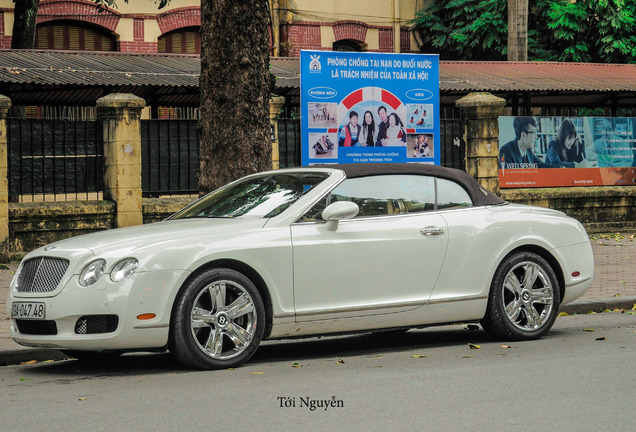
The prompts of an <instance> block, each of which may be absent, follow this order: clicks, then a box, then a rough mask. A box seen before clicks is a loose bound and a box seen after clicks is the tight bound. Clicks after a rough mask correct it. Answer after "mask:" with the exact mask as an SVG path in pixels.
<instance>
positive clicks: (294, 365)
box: [292, 362, 300, 367]
mask: <svg viewBox="0 0 636 432" xmlns="http://www.w3.org/2000/svg"><path fill="white" fill-rule="evenodd" d="M292 367H300V364H299V363H298V362H294V364H293V365H292Z"/></svg>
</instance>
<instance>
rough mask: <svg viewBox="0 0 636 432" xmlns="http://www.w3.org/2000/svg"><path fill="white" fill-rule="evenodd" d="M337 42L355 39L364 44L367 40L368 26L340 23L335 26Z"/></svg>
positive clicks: (355, 23)
mask: <svg viewBox="0 0 636 432" xmlns="http://www.w3.org/2000/svg"><path fill="white" fill-rule="evenodd" d="M333 34H334V36H335V38H336V41H340V40H344V39H353V40H356V41H358V42H364V41H365V40H366V39H367V26H366V25H365V24H363V23H357V22H340V23H338V24H335V25H334V26H333Z"/></svg>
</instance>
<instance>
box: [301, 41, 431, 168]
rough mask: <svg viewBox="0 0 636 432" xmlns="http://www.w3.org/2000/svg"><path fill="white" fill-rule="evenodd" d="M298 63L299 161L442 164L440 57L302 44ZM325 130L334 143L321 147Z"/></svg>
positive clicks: (305, 163)
mask: <svg viewBox="0 0 636 432" xmlns="http://www.w3.org/2000/svg"><path fill="white" fill-rule="evenodd" d="M300 61H301V118H302V120H301V136H302V144H301V145H302V148H301V160H302V164H303V165H311V164H315V163H359V162H419V163H435V164H438V165H439V152H435V151H433V141H434V137H436V136H439V119H438V118H437V117H436V116H437V113H438V112H439V59H438V57H437V55H428V54H380V53H353V52H333V51H305V50H303V51H301V58H300ZM323 136H324V137H325V139H326V140H328V141H329V143H330V144H332V145H333V146H334V148H333V149H331V150H324V149H323V147H324V145H323V142H322V141H321V140H323ZM417 137H421V138H420V145H421V147H420V148H421V152H420V151H419V150H418V153H417V156H415V153H414V151H415V146H416V145H417V144H418V142H417V141H418V138H417ZM323 141H324V140H323ZM424 141H426V143H425V142H424ZM316 144H318V145H316ZM429 146H430V147H429ZM323 151H324V152H323Z"/></svg>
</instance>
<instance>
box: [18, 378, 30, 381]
mask: <svg viewBox="0 0 636 432" xmlns="http://www.w3.org/2000/svg"><path fill="white" fill-rule="evenodd" d="M20 381H31V378H20Z"/></svg>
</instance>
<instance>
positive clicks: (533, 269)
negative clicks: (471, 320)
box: [481, 252, 560, 340]
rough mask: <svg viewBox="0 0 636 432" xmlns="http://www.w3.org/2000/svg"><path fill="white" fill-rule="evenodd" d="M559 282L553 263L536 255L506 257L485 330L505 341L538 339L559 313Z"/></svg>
mask: <svg viewBox="0 0 636 432" xmlns="http://www.w3.org/2000/svg"><path fill="white" fill-rule="evenodd" d="M559 293H560V291H559V282H558V280H557V277H556V274H555V272H554V270H553V269H552V267H551V266H550V264H548V262H547V261H546V260H545V259H543V258H542V257H540V256H539V255H537V254H535V253H532V252H519V253H516V254H514V255H511V256H509V257H508V258H506V259H505V260H504V261H503V262H502V263H501V264H500V265H499V268H498V269H497V271H496V272H495V276H494V278H493V281H492V285H491V288H490V296H489V299H488V308H487V310H486V316H485V317H484V318H483V319H482V320H481V325H482V327H483V328H484V329H485V330H486V331H487V332H488V333H490V334H491V335H492V336H494V337H496V338H499V339H505V340H531V339H538V338H540V337H541V336H543V335H544V334H546V333H547V332H548V331H549V330H550V328H552V325H553V324H554V321H555V319H556V317H557V314H558V310H559V303H560V297H559Z"/></svg>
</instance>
